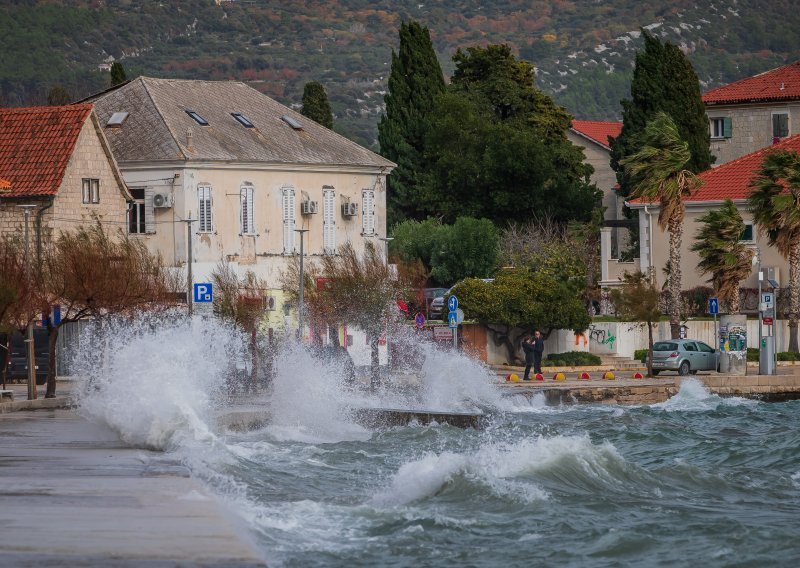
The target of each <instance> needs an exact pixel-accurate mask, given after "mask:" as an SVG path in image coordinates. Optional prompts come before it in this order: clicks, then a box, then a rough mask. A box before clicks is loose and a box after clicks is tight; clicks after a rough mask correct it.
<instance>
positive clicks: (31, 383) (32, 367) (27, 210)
mask: <svg viewBox="0 0 800 568" xmlns="http://www.w3.org/2000/svg"><path fill="white" fill-rule="evenodd" d="M17 207H19V208H20V209H22V213H23V214H24V215H25V278H26V279H27V280H28V287H30V286H31V257H30V238H29V237H30V231H29V229H28V221H29V219H30V215H31V210H32V209H34V208H35V207H36V205H17ZM25 336H26V339H25V343H27V344H28V400H35V399H36V397H37V392H36V348H35V345H34V341H33V320H32V319H30V320H29V321H28V326H27V329H26V330H25Z"/></svg>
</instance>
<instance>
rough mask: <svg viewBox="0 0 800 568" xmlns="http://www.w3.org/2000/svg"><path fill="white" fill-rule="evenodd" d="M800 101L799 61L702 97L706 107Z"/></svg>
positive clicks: (713, 90)
mask: <svg viewBox="0 0 800 568" xmlns="http://www.w3.org/2000/svg"><path fill="white" fill-rule="evenodd" d="M794 99H800V61H796V62H794V63H790V64H789V65H784V66H783V67H778V68H777V69H772V70H771V71H765V72H764V73H761V74H760V75H755V76H753V77H747V78H746V79H741V80H739V81H736V82H734V83H730V84H728V85H723V86H722V87H717V88H716V89H711V90H710V91H708V92H707V93H706V94H704V95H703V102H704V103H705V104H707V105H718V104H731V103H749V102H760V101H786V100H794Z"/></svg>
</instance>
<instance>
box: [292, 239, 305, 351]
mask: <svg viewBox="0 0 800 568" xmlns="http://www.w3.org/2000/svg"><path fill="white" fill-rule="evenodd" d="M308 231H309V230H308V229H295V230H294V232H295V233H300V302H299V304H300V305H299V306H298V309H297V320H298V324H297V338H298V339H299V340H301V341H302V339H303V312H304V311H305V305H304V304H303V288H305V272H304V271H303V236H304V235H305V234H306V233H307V232H308Z"/></svg>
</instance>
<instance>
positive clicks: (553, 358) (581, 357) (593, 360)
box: [542, 351, 601, 367]
mask: <svg viewBox="0 0 800 568" xmlns="http://www.w3.org/2000/svg"><path fill="white" fill-rule="evenodd" d="M600 363H601V359H600V357H598V356H597V355H595V354H593V353H587V352H585V351H568V352H566V353H551V354H550V355H548V356H547V357H545V359H544V361H543V362H542V364H543V365H544V366H546V367H582V366H586V365H599V364H600Z"/></svg>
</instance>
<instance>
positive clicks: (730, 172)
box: [630, 134, 800, 204]
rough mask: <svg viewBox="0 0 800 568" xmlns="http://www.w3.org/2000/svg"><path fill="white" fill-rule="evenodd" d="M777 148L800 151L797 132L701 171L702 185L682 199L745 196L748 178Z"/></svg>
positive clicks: (752, 175) (695, 199)
mask: <svg viewBox="0 0 800 568" xmlns="http://www.w3.org/2000/svg"><path fill="white" fill-rule="evenodd" d="M777 150H794V151H795V152H800V134H798V135H796V136H791V137H789V138H786V139H784V140H783V141H782V142H780V143H779V144H775V145H773V146H767V147H766V148H762V149H761V150H758V151H757V152H753V153H752V154H747V155H745V156H742V157H741V158H737V159H736V160H732V161H730V162H726V163H724V164H722V165H721V166H719V167H716V168H712V169H710V170H706V171H704V172H703V173H701V174H699V176H698V177H699V178H700V179H701V180H703V185H702V186H700V188H699V189H698V190H697V191H695V192H694V193H693V194H692V195H691V197H688V198H687V199H685V200H684V201H685V202H687V203H695V202H699V201H724V200H725V199H733V200H734V201H735V200H744V199H747V198H748V197H749V196H750V192H751V191H752V190H751V188H750V181H751V180H752V179H753V177H754V176H755V175H756V172H757V171H758V169H759V168H760V167H761V163H762V162H763V161H764V157H765V156H766V155H767V154H769V153H770V152H775V151H777ZM630 203H631V204H636V203H642V201H641V200H639V199H633V200H631V201H630Z"/></svg>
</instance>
